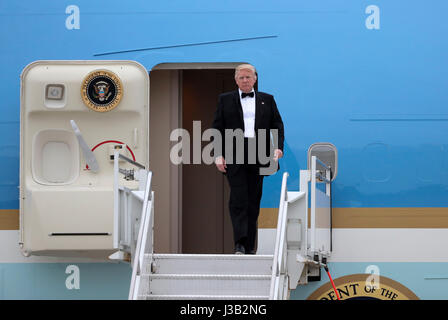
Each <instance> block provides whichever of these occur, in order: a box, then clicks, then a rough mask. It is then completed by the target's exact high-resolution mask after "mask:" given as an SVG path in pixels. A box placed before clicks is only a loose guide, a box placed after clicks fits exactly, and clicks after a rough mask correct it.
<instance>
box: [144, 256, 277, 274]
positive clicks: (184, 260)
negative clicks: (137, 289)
mask: <svg viewBox="0 0 448 320" xmlns="http://www.w3.org/2000/svg"><path fill="white" fill-rule="evenodd" d="M145 259H146V260H147V261H146V263H145V265H147V266H149V265H150V264H149V263H148V262H149V260H150V256H149V255H147V256H146V257H145ZM153 259H154V267H155V268H154V269H153V271H154V272H155V273H157V274H235V275H241V274H243V275H244V274H248V275H249V274H259V275H271V273H272V262H273V256H272V255H235V254H230V255H229V254H227V255H224V254H221V255H213V254H154V255H153ZM144 272H145V273H150V270H145V271H144Z"/></svg>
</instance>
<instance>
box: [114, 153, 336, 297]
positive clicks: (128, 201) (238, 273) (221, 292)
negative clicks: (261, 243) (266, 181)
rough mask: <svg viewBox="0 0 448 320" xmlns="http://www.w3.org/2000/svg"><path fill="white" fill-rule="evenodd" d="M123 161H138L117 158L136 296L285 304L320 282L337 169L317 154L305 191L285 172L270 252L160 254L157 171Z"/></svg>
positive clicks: (118, 211) (124, 243) (119, 210)
mask: <svg viewBox="0 0 448 320" xmlns="http://www.w3.org/2000/svg"><path fill="white" fill-rule="evenodd" d="M119 158H120V159H121V160H125V161H128V162H131V163H132V164H135V165H137V166H138V164H137V163H134V162H132V160H130V159H128V158H126V157H124V156H122V155H121V154H119V153H116V154H115V163H114V176H115V185H114V192H115V215H116V219H117V220H116V222H117V223H116V226H117V228H118V229H119V230H116V231H117V232H115V234H116V235H118V236H117V237H116V239H115V241H116V245H117V247H118V248H120V251H119V252H118V253H117V255H116V258H117V259H121V258H123V257H124V256H126V255H128V256H130V257H131V263H132V268H133V271H132V279H131V286H130V291H129V299H131V300H152V299H164V300H165V299H182V300H195V299H200V300H206V299H213V300H223V299H224V300H234V299H236V300H244V299H249V300H268V299H270V300H286V299H289V292H290V290H294V289H295V288H296V287H297V286H298V285H305V284H307V283H308V281H311V280H312V279H316V278H318V277H320V268H321V266H322V265H326V261H327V258H328V257H329V256H330V253H331V193H330V188H331V170H330V168H329V167H328V166H327V165H325V164H324V163H323V162H322V161H320V160H319V159H318V158H317V157H316V156H313V157H312V160H311V168H310V169H309V170H301V171H300V189H299V191H288V190H287V182H288V176H289V174H288V173H286V172H285V173H284V174H283V180H282V187H281V195H280V204H279V216H278V223H277V230H276V239H275V250H274V252H273V254H271V255H228V254H222V255H214V254H157V253H154V250H153V248H154V246H153V243H154V239H153V235H154V233H153V227H154V223H153V221H154V192H153V191H151V178H152V173H151V172H148V171H147V170H145V169H142V168H139V170H137V171H136V172H134V171H132V170H123V169H120V168H119V161H118V159H119ZM120 174H121V175H123V176H124V179H125V180H128V181H129V180H134V179H135V180H139V188H138V189H134V190H133V189H129V188H127V187H124V186H121V185H120V183H119V181H120V179H119V175H120ZM319 184H320V185H323V186H325V190H324V191H322V190H321V189H322V188H319V187H318V185H319ZM309 199H310V200H309ZM309 201H310V206H309V205H308V202H309ZM309 207H310V215H308V211H309V210H308V208H309ZM137 227H138V228H137Z"/></svg>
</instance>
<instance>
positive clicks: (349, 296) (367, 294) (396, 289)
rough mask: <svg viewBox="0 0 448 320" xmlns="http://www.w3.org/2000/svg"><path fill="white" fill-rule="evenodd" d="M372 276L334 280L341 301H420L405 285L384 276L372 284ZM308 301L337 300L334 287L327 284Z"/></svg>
mask: <svg viewBox="0 0 448 320" xmlns="http://www.w3.org/2000/svg"><path fill="white" fill-rule="evenodd" d="M370 276H371V274H352V275H348V276H344V277H341V278H337V279H335V280H334V284H335V287H336V290H337V291H338V295H339V297H340V299H341V300H418V299H419V298H418V297H417V296H416V295H415V293H414V292H412V291H411V290H410V289H409V288H407V287H405V286H404V285H403V284H401V283H399V282H397V281H395V280H392V279H390V278H387V277H384V276H379V275H378V276H377V277H378V279H377V283H376V284H374V283H372V282H371V281H370V280H369V278H370ZM307 300H337V295H336V294H335V291H334V288H333V287H332V285H331V284H330V283H329V282H327V283H326V284H324V285H323V286H321V287H320V288H318V289H317V290H315V291H314V292H313V293H312V294H311V295H310V296H309V297H308V299H307Z"/></svg>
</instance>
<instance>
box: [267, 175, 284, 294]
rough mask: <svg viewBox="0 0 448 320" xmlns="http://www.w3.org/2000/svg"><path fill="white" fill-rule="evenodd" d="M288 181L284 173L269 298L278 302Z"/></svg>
mask: <svg viewBox="0 0 448 320" xmlns="http://www.w3.org/2000/svg"><path fill="white" fill-rule="evenodd" d="M287 180H288V173H287V172H285V173H283V179H282V189H281V192H280V203H279V209H278V222H277V232H276V239H275V249H274V261H273V264H272V275H271V290H270V294H269V298H270V299H271V300H276V299H277V297H278V290H279V277H280V274H281V272H282V270H281V269H282V265H283V261H282V260H283V257H282V255H281V254H282V253H283V247H284V240H283V239H282V236H284V235H285V232H284V229H285V219H286V217H285V206H286V205H287V204H286V197H287V185H286V184H287Z"/></svg>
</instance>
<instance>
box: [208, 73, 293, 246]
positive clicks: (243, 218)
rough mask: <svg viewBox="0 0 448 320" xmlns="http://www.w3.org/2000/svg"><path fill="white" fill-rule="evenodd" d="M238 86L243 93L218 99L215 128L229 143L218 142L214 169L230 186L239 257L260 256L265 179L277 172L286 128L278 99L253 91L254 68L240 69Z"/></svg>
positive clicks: (233, 92) (231, 93)
mask: <svg viewBox="0 0 448 320" xmlns="http://www.w3.org/2000/svg"><path fill="white" fill-rule="evenodd" d="M235 81H236V84H237V85H238V90H235V91H231V92H227V93H223V94H221V95H220V96H219V99H218V107H217V110H216V113H215V119H214V121H213V125H212V127H213V128H214V129H217V130H219V132H220V134H221V137H222V141H221V142H224V144H221V145H219V144H216V141H215V164H216V166H217V168H218V170H219V171H221V172H222V173H224V174H225V175H226V176H227V179H228V181H229V185H230V201H229V209H230V217H231V220H232V226H233V236H234V242H235V253H236V254H244V253H246V254H255V243H256V238H257V220H258V215H259V212H260V201H261V196H262V190H263V178H264V175H266V174H272V173H275V172H276V171H277V170H278V160H279V159H280V158H281V157H283V141H284V129H283V121H282V118H281V116H280V113H279V111H278V109H277V105H276V103H275V100H274V97H273V96H272V95H270V94H267V93H264V92H258V91H254V84H255V82H256V81H257V74H256V70H255V68H254V67H253V66H252V65H250V64H243V65H239V66H238V67H237V68H236V69H235ZM271 133H272V135H273V137H274V139H273V140H274V141H271ZM272 151H273V152H272ZM268 162H269V163H268ZM272 164H274V166H272ZM267 167H269V168H272V167H274V170H268V168H267Z"/></svg>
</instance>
